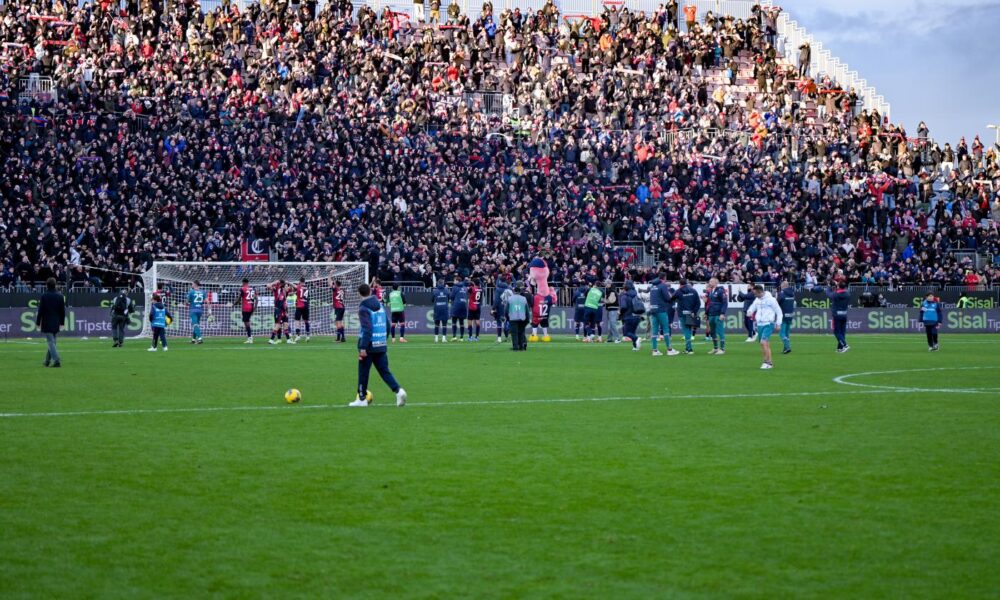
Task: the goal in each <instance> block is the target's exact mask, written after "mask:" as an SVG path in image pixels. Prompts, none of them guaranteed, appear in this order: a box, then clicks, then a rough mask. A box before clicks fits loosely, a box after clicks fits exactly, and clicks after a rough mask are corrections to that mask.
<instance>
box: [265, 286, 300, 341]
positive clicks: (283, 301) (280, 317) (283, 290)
mask: <svg viewBox="0 0 1000 600" xmlns="http://www.w3.org/2000/svg"><path fill="white" fill-rule="evenodd" d="M267 289H269V290H271V293H272V294H274V329H272V330H271V340H270V341H268V343H269V344H271V345H274V344H278V343H280V342H281V333H282V331H283V332H284V333H285V343H286V344H294V343H295V341H294V340H292V335H291V331H289V329H290V328H289V326H288V294H289V293H291V291H292V286H290V285H288V284H287V283H285V280H284V279H279V280H278V281H275V282H274V283H269V284H268V286H267ZM275 337H277V338H278V340H277V341H275V340H274V338H275Z"/></svg>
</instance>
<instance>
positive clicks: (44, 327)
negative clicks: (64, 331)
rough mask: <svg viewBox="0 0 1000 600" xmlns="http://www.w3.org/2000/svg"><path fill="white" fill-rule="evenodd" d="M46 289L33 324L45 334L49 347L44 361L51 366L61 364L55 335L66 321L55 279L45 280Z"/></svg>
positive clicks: (64, 306) (62, 301)
mask: <svg viewBox="0 0 1000 600" xmlns="http://www.w3.org/2000/svg"><path fill="white" fill-rule="evenodd" d="M45 288H46V291H45V293H44V294H42V299H41V300H40V301H39V302H38V314H37V315H36V316H35V325H37V326H38V328H39V329H41V331H42V333H44V334H45V341H46V342H47V343H48V345H49V348H48V351H47V352H46V353H45V363H44V365H45V366H46V367H47V366H49V365H50V364H51V365H52V366H53V367H60V366H62V362H61V361H60V360H59V352H58V351H56V335H57V334H58V333H59V328H60V327H62V326H63V324H65V323H66V300H65V298H63V296H62V294H60V293H59V292H57V291H56V280H55V278H54V277H49V279H48V281H46V282H45Z"/></svg>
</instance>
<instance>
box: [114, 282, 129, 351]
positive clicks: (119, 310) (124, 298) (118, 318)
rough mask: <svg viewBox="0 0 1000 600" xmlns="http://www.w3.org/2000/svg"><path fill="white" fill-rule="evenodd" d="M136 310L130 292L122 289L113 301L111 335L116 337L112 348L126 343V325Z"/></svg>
mask: <svg viewBox="0 0 1000 600" xmlns="http://www.w3.org/2000/svg"><path fill="white" fill-rule="evenodd" d="M134 310H135V303H134V302H132V299H131V298H129V297H128V292H127V291H125V290H124V289H122V291H121V292H119V293H118V295H117V296H115V299H114V301H112V303H111V336H112V339H114V344H112V346H111V347H112V348H120V347H121V345H122V344H123V343H125V326H126V325H128V317H129V315H130V314H132V312H133V311H134Z"/></svg>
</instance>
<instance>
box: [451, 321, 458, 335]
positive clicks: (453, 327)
mask: <svg viewBox="0 0 1000 600" xmlns="http://www.w3.org/2000/svg"><path fill="white" fill-rule="evenodd" d="M451 337H453V338H456V337H458V322H457V321H452V322H451Z"/></svg>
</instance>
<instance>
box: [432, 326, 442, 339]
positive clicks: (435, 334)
mask: <svg viewBox="0 0 1000 600" xmlns="http://www.w3.org/2000/svg"><path fill="white" fill-rule="evenodd" d="M439 333H441V327H440V326H438V325H437V324H435V325H434V341H435V342H436V341H437V339H438V334H439Z"/></svg>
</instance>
